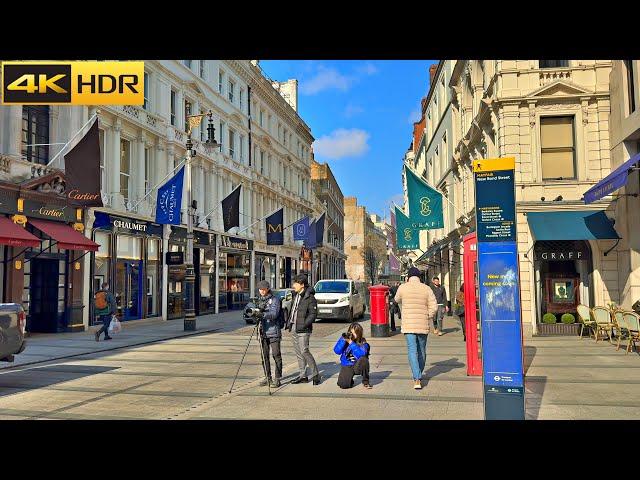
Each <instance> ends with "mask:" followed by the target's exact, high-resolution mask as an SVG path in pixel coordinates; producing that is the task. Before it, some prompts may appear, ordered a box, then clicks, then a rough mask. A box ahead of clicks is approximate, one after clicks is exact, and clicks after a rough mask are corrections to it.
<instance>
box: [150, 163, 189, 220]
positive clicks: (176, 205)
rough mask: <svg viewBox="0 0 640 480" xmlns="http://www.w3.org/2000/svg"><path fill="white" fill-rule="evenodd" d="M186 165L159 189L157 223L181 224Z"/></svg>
mask: <svg viewBox="0 0 640 480" xmlns="http://www.w3.org/2000/svg"><path fill="white" fill-rule="evenodd" d="M183 182H184V167H182V168H181V169H180V170H179V171H178V173H177V174H176V175H174V176H173V177H172V178H170V179H169V180H168V181H167V183H165V184H164V185H163V186H161V187H160V188H159V189H158V200H157V203H156V223H161V224H166V225H180V207H181V206H182V184H183Z"/></svg>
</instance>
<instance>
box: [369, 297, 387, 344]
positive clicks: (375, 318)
mask: <svg viewBox="0 0 640 480" xmlns="http://www.w3.org/2000/svg"><path fill="white" fill-rule="evenodd" d="M369 292H370V299H371V301H370V302H369V305H370V306H371V307H370V308H371V336H372V337H388V336H389V302H388V301H387V294H388V292H389V287H387V286H386V285H373V286H371V287H369Z"/></svg>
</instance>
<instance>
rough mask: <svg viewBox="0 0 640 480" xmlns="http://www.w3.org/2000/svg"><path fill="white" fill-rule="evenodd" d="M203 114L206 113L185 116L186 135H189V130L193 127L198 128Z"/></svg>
mask: <svg viewBox="0 0 640 480" xmlns="http://www.w3.org/2000/svg"><path fill="white" fill-rule="evenodd" d="M205 115H206V113H202V114H200V115H189V116H188V117H187V120H188V128H187V135H191V130H193V129H194V128H198V127H199V126H200V123H201V122H202V119H203V118H204V116H205Z"/></svg>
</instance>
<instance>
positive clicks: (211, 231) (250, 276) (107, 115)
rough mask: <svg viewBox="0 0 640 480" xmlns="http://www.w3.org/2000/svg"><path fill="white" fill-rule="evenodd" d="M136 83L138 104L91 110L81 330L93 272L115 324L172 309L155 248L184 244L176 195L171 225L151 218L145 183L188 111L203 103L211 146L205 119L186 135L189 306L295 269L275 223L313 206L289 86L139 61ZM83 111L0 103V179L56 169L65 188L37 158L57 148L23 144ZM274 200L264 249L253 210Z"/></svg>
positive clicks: (163, 262) (153, 178)
mask: <svg viewBox="0 0 640 480" xmlns="http://www.w3.org/2000/svg"><path fill="white" fill-rule="evenodd" d="M144 83H145V103H144V105H143V106H141V107H137V106H102V107H100V113H99V128H100V145H101V154H102V159H101V180H102V194H103V202H104V208H96V209H89V210H88V211H87V212H84V213H83V215H84V217H83V220H82V221H83V223H84V235H85V236H86V237H87V238H89V239H92V240H94V241H95V242H96V243H97V244H98V245H99V249H98V251H96V252H95V253H91V254H87V255H85V256H84V258H83V259H82V260H81V261H80V264H81V270H80V271H81V272H82V277H83V278H82V282H80V283H82V285H81V287H79V288H82V290H83V292H82V295H81V296H80V297H81V298H82V299H83V301H82V303H83V305H84V308H83V309H82V318H83V321H82V323H83V324H84V327H85V328H86V327H87V326H89V325H91V324H92V323H93V319H92V316H93V315H92V307H91V303H92V302H91V301H90V299H92V298H93V293H94V292H95V290H96V288H97V287H98V285H99V284H100V283H101V282H102V281H108V282H109V283H110V284H111V288H112V290H113V291H114V293H115V295H116V299H117V302H118V314H119V315H120V316H121V318H122V319H123V320H140V319H144V318H150V317H161V318H163V319H171V318H182V316H183V314H184V305H183V296H184V274H185V268H184V264H182V263H179V262H178V263H177V264H175V265H174V264H171V263H172V261H169V262H168V261H167V257H166V254H167V253H168V252H174V253H178V252H184V250H185V248H186V219H187V217H186V214H187V199H186V197H187V195H186V194H185V195H183V204H182V209H181V216H182V225H181V226H166V225H165V226H162V225H157V224H155V223H154V219H155V205H156V192H157V190H154V188H155V187H156V186H157V185H158V184H160V183H163V182H164V181H166V180H167V179H169V178H171V176H172V175H173V174H174V173H175V172H177V171H178V169H177V168H176V167H179V166H181V164H182V161H183V159H184V158H185V152H186V146H185V143H186V140H187V134H186V129H185V125H186V116H187V115H188V114H199V113H207V112H209V111H211V112H212V121H213V126H214V128H215V139H216V140H217V141H218V142H220V144H221V147H220V148H210V147H208V146H207V145H205V140H206V138H207V126H208V121H209V119H208V117H204V119H203V121H202V123H201V125H200V126H199V127H197V128H195V129H194V130H193V131H192V134H191V137H192V141H193V144H194V147H193V148H194V150H195V151H196V156H195V157H194V158H193V159H192V167H191V170H192V192H193V199H194V200H195V202H196V209H195V217H194V219H195V220H194V225H195V226H196V234H195V239H194V243H195V248H194V264H195V268H196V313H197V314H199V315H202V314H206V313H215V312H219V311H224V310H228V309H238V308H242V307H243V306H244V304H246V302H247V301H248V299H249V297H250V296H253V295H254V294H255V293H256V288H255V284H256V282H257V281H259V280H262V279H266V280H268V281H270V283H271V284H272V287H273V288H279V287H287V286H290V283H291V277H292V275H294V274H296V273H298V272H299V271H300V261H299V260H300V258H299V257H300V247H299V245H297V244H296V243H295V242H294V241H293V238H292V232H291V228H286V227H287V226H289V225H291V224H292V223H293V222H295V221H296V220H298V219H300V218H301V217H303V216H304V215H309V214H310V213H311V211H312V198H311V173H310V169H311V165H310V164H311V144H312V142H313V140H314V139H313V137H312V135H311V131H310V129H309V127H308V126H307V125H306V123H305V122H304V121H303V120H302V119H301V118H300V116H299V115H298V112H297V83H296V82H295V81H288V82H284V83H283V84H281V85H280V84H277V82H273V81H272V80H271V79H268V78H267V77H266V76H265V74H264V73H263V72H262V70H261V68H260V66H259V62H258V61H255V60H254V61H249V60H228V61H223V60H150V61H145V78H144ZM282 92H285V93H286V94H287V96H288V98H287V99H285V98H283V96H282ZM96 109H97V107H88V108H87V107H64V106H51V107H0V117H1V119H2V122H1V123H0V124H1V125H2V126H3V127H2V128H0V147H1V149H0V167H2V172H3V173H2V175H4V177H7V179H8V180H9V181H11V182H13V183H17V182H19V181H28V180H31V179H33V178H36V177H43V178H44V177H46V180H47V181H48V183H47V182H44V183H43V184H46V185H48V187H42V188H45V189H46V188H55V185H54V187H52V186H51V185H52V183H51V182H54V183H55V178H57V179H58V180H57V182H58V184H60V185H61V187H60V188H62V189H64V173H63V171H62V170H63V168H64V166H63V161H62V157H60V160H59V161H58V160H56V162H55V163H54V164H53V165H51V166H50V167H49V168H45V165H46V163H47V162H48V161H49V159H50V158H51V157H52V156H53V154H55V153H56V152H57V149H56V148H59V147H57V146H56V145H51V146H50V147H48V148H47V147H45V148H40V147H37V148H34V149H33V151H31V150H29V152H27V151H26V149H25V147H24V144H25V139H26V138H32V139H38V143H52V144H54V143H66V142H67V141H68V139H69V138H71V137H72V136H73V135H74V133H76V132H77V131H78V129H79V128H80V127H81V126H82V125H83V124H84V123H85V122H86V121H87V120H88V119H89V118H90V117H91V116H92V115H93V114H94V113H95V112H96ZM21 126H23V128H29V129H32V130H33V131H31V130H29V131H28V132H26V131H25V132H21ZM27 126H28V127H27ZM77 138H80V136H78V137H77ZM32 143H33V142H32ZM72 146H73V144H71V145H70V147H72ZM27 153H28V156H27V155H26V154H27ZM52 173H55V174H56V175H57V177H55V178H54V179H53V180H52V179H51V178H49V177H48V176H47V175H51V174H52ZM4 177H3V178H4ZM185 184H186V180H185ZM239 184H242V187H241V192H242V194H241V198H240V213H241V215H240V227H239V228H233V229H231V231H230V232H223V224H222V216H221V207H220V201H221V200H222V199H223V198H224V197H225V196H227V195H228V194H229V193H230V192H231V191H232V190H233V189H234V188H235V187H237V186H238V185H239ZM39 188H40V187H39ZM281 206H284V207H285V208H284V227H285V229H284V232H285V233H284V245H282V246H269V245H267V244H266V231H265V222H264V217H265V216H267V215H268V214H270V213H272V212H273V211H275V210H277V209H278V208H280V207H281ZM10 253H11V252H9V254H10ZM177 258H179V256H178V257H177ZM173 261H175V257H174V259H173ZM76 275H77V274H76Z"/></svg>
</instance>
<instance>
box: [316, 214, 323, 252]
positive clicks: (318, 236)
mask: <svg viewBox="0 0 640 480" xmlns="http://www.w3.org/2000/svg"><path fill="white" fill-rule="evenodd" d="M323 239H324V213H323V214H322V215H320V217H319V218H318V220H317V221H316V247H321V246H322V241H323Z"/></svg>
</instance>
